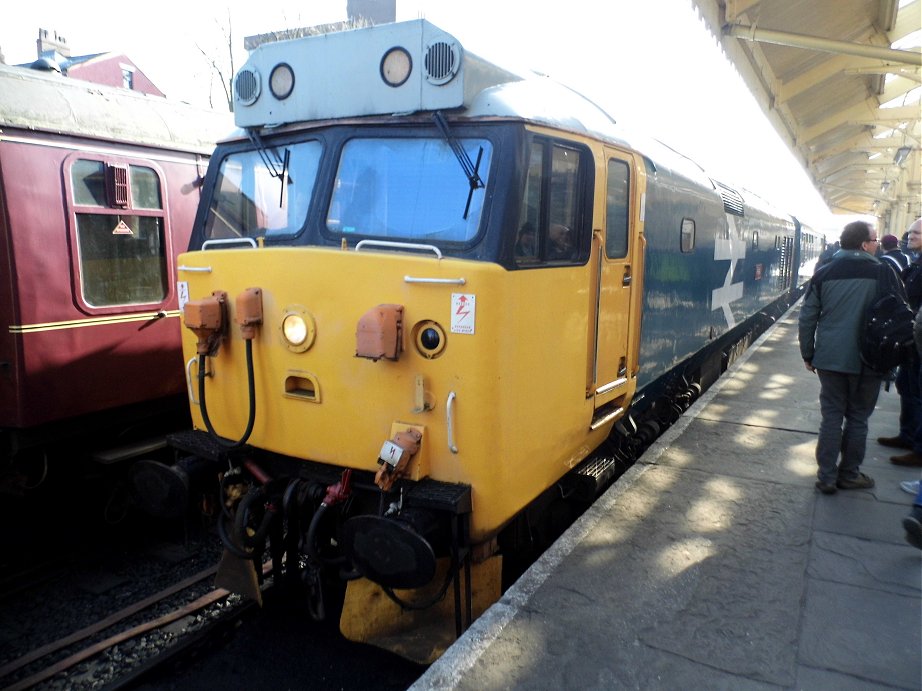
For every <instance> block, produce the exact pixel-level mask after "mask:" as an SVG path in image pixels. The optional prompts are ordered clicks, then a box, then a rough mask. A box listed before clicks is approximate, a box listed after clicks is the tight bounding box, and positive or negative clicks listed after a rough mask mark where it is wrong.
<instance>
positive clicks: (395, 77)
mask: <svg viewBox="0 0 922 691" xmlns="http://www.w3.org/2000/svg"><path fill="white" fill-rule="evenodd" d="M412 71H413V59H412V58H411V57H410V54H409V53H408V52H407V51H406V49H405V48H401V47H400V46H397V47H395V48H391V49H390V50H389V51H387V52H386V53H385V54H384V57H383V58H381V78H382V79H383V80H384V82H385V84H387V85H388V86H394V87H397V86H400V85H401V84H403V83H404V82H405V81H406V80H407V79H409V78H410V72H412Z"/></svg>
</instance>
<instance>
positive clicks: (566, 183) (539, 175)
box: [515, 138, 591, 266]
mask: <svg viewBox="0 0 922 691" xmlns="http://www.w3.org/2000/svg"><path fill="white" fill-rule="evenodd" d="M587 158H588V156H586V155H584V153H583V152H582V151H581V150H579V149H576V148H574V147H571V146H565V145H563V144H560V143H557V142H551V141H549V140H544V139H540V138H536V139H535V140H534V141H533V142H532V143H531V146H530V147H529V156H528V170H527V173H526V178H525V192H524V195H523V197H522V205H521V208H520V212H519V224H518V231H517V234H516V242H515V260H516V263H517V264H519V265H520V266H527V265H535V264H543V263H549V264H558V263H573V262H576V261H577V260H579V259H580V258H581V257H582V255H583V252H582V247H581V237H582V235H584V234H583V233H581V227H582V225H583V224H584V221H583V219H584V218H586V217H587V214H586V198H585V192H584V190H585V189H587V188H589V187H591V185H590V184H589V183H588V182H586V183H584V182H583V179H584V178H586V177H588V174H587V173H586V172H585V171H584V170H583V168H584V166H585V163H584V160H586V159H587Z"/></svg>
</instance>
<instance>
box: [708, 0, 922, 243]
mask: <svg viewBox="0 0 922 691" xmlns="http://www.w3.org/2000/svg"><path fill="white" fill-rule="evenodd" d="M692 2H693V3H694V5H695V6H696V7H697V9H698V11H699V13H700V14H701V16H702V17H703V18H704V20H705V22H706V24H707V25H708V28H709V29H710V31H711V32H712V33H713V34H714V35H715V36H716V37H717V38H718V39H719V41H720V43H721V45H722V46H723V49H724V51H725V53H726V54H727V56H728V57H729V58H730V60H731V61H732V62H733V63H734V64H735V65H736V68H737V70H738V71H739V73H740V74H741V75H742V77H743V79H744V80H745V81H746V83H747V84H748V85H749V88H750V89H751V91H752V92H753V94H754V95H755V97H756V99H757V100H758V101H759V103H760V105H761V106H762V109H763V110H764V111H765V113H766V114H767V115H768V117H769V120H770V121H771V122H772V124H773V125H774V127H775V129H776V130H777V131H778V132H779V134H780V135H781V137H782V138H783V139H784V140H785V141H786V142H787V143H788V145H789V146H790V148H791V151H792V152H793V153H794V155H795V156H796V157H797V158H798V159H799V160H800V161H801V163H802V164H803V166H804V168H805V169H806V170H807V172H808V173H809V175H810V176H811V177H812V179H813V180H814V183H815V184H816V187H817V189H818V190H819V192H820V194H821V195H822V196H823V198H824V199H825V200H826V202H827V203H828V205H829V208H830V210H831V211H832V212H834V213H843V214H852V213H854V214H868V215H872V216H877V217H879V218H880V219H881V228H886V229H887V232H897V231H900V232H901V231H902V230H905V228H906V226H907V225H908V223H909V222H910V221H911V220H912V219H914V218H916V217H918V216H919V215H920V206H922V186H920V183H922V180H920V171H922V158H920V150H919V149H920V135H922V133H920V101H919V94H920V90H922V86H920V84H922V80H920V66H922V51H920V47H919V46H920V27H922V19H920V14H922V13H920V7H922V0H761V1H757V0H692Z"/></svg>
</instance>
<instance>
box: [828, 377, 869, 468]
mask: <svg viewBox="0 0 922 691" xmlns="http://www.w3.org/2000/svg"><path fill="white" fill-rule="evenodd" d="M816 373H817V375H818V376H819V379H820V413H821V414H822V422H820V434H819V439H817V441H816V464H817V466H818V470H817V473H816V477H817V479H818V480H819V481H820V482H822V483H825V484H834V483H835V481H836V479H837V478H842V479H847V480H851V479H854V478H856V477H858V469H859V467H860V466H861V462H862V461H864V452H865V447H866V446H867V439H868V418H870V417H871V413H873V412H874V406H875V405H876V404H877V396H878V395H879V394H880V383H881V378H880V377H879V376H875V375H874V374H871V373H868V372H865V373H863V374H843V373H842V372H832V371H829V370H817V371H816ZM843 421H844V423H845V424H844V427H843ZM839 454H841V455H842V460H841V462H839V463H837V461H838V459H839Z"/></svg>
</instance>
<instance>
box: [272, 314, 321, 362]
mask: <svg viewBox="0 0 922 691" xmlns="http://www.w3.org/2000/svg"><path fill="white" fill-rule="evenodd" d="M280 330H281V334H282V340H283V342H284V343H285V345H286V346H287V347H288V350H290V351H292V352H295V353H303V352H304V351H305V350H307V349H308V348H310V347H311V345H313V343H314V335H315V332H316V329H315V327H314V320H313V318H312V317H311V315H310V314H308V313H307V311H306V310H304V309H303V308H301V307H289V308H287V309H286V310H285V316H284V317H282V325H281V327H280Z"/></svg>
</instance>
